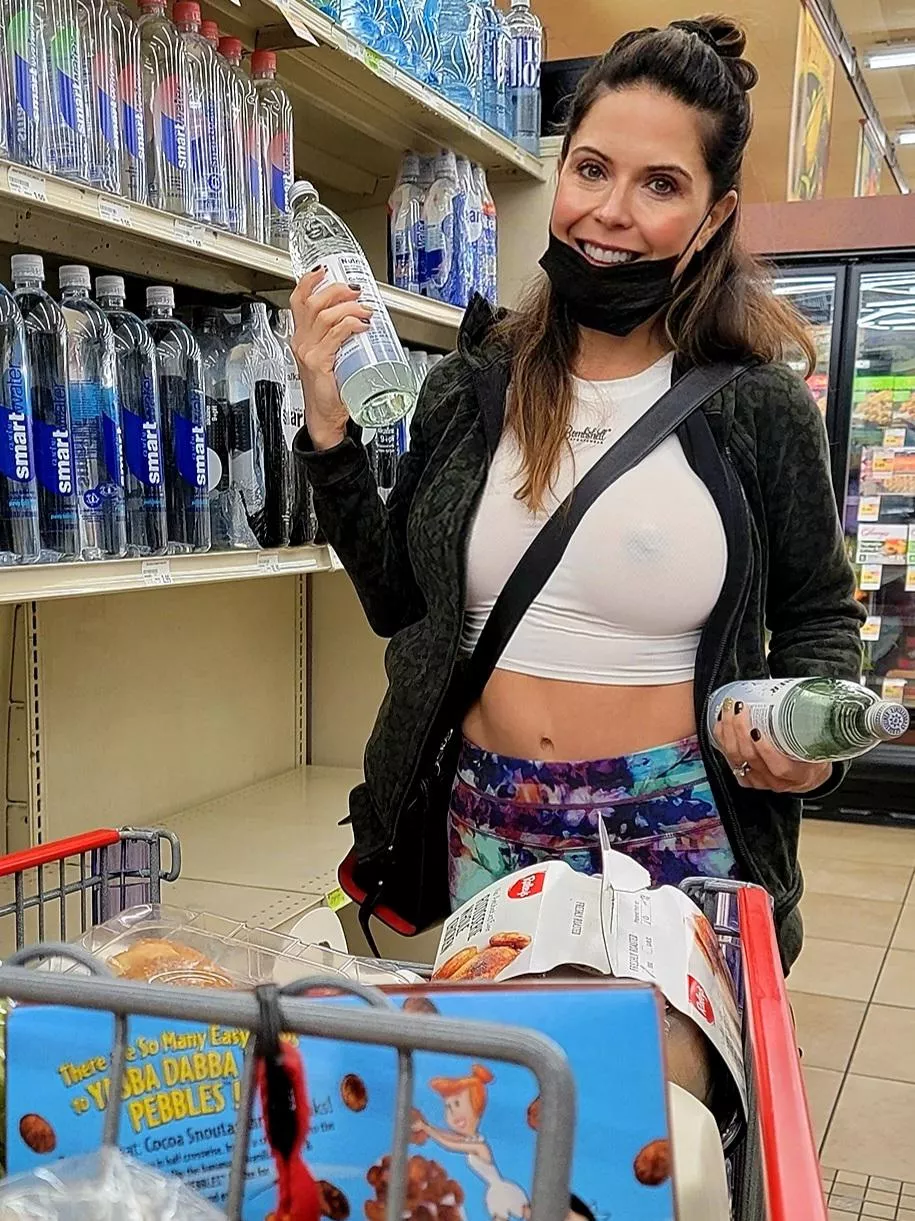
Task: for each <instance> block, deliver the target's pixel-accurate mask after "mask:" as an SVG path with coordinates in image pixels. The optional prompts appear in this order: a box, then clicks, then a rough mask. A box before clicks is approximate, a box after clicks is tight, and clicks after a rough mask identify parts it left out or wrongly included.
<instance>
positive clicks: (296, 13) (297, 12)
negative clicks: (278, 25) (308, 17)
mask: <svg viewBox="0 0 915 1221" xmlns="http://www.w3.org/2000/svg"><path fill="white" fill-rule="evenodd" d="M236 3H238V0H236ZM276 7H277V8H278V9H279V10H280V12H281V13H282V14H283V16H284V17H285V18H286V21H287V22H288V23H289V26H290V28H291V29H292V30H293V32H294V33H295V34H297V35H298V36H299V38H301V40H302V42H304V43H307V44H308V46H310V47H316V46H317V45H318V40H317V38H315V36H314V34H312V32H311V30H310V29H309V28H308V26H307V25H306V24H305V20H304V14H303V12H302V10H301V8H300V6H299V5H298V4H295V3H291V2H290V0H276Z"/></svg>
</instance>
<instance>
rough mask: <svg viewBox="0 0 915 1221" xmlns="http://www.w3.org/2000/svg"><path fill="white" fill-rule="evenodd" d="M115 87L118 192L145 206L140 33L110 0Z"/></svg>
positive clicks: (122, 9) (123, 10)
mask: <svg viewBox="0 0 915 1221" xmlns="http://www.w3.org/2000/svg"><path fill="white" fill-rule="evenodd" d="M109 10H110V13H111V24H112V30H113V34H114V60H115V72H116V75H117V88H118V130H119V136H120V162H121V193H122V194H123V195H125V196H126V197H127V198H128V199H132V200H134V202H135V203H146V200H147V194H148V193H147V182H146V114H145V106H144V103H143V71H142V55H141V50H140V31H139V29H138V28H137V23H136V22H135V21H134V19H133V17H132V16H131V14H130V11H129V9H128V8H127V6H126V5H125V4H122V3H121V0H109Z"/></svg>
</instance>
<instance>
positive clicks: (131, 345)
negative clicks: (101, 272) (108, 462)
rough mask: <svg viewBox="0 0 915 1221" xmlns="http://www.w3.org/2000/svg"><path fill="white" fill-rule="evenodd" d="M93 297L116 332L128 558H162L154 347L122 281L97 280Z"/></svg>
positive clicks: (162, 507)
mask: <svg viewBox="0 0 915 1221" xmlns="http://www.w3.org/2000/svg"><path fill="white" fill-rule="evenodd" d="M95 296H96V300H97V301H98V303H99V305H100V306H101V307H102V309H103V310H104V311H105V313H106V314H107V316H108V321H109V322H110V323H111V329H112V330H113V331H114V343H115V353H116V359H117V377H118V397H119V400H120V408H121V427H122V429H123V434H124V499H125V511H126V514H127V554H128V555H133V556H144V555H164V553H165V551H166V550H167V548H168V525H167V520H166V509H165V475H164V470H163V446H162V413H161V409H160V405H159V367H158V361H157V358H156V345H155V344H154V343H153V339H152V336H151V335H150V333H149V331H148V329H147V328H146V327H145V326H144V325H143V323H142V322H141V321H140V319H139V318H138V317H137V316H136V314H132V313H130V311H129V310H127V309H125V308H124V303H125V301H126V297H127V294H126V290H125V288H124V281H123V279H122V278H121V276H98V277H97V278H96V281H95Z"/></svg>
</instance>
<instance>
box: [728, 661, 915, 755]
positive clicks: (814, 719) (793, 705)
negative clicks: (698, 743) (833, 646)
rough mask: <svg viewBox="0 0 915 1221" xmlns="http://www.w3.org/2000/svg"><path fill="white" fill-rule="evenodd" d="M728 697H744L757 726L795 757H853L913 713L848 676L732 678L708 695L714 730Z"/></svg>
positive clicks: (904, 726)
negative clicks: (740, 679) (881, 697)
mask: <svg viewBox="0 0 915 1221" xmlns="http://www.w3.org/2000/svg"><path fill="white" fill-rule="evenodd" d="M725 700H731V701H733V702H736V701H740V702H741V703H742V704H743V705H744V707H745V708H746V709H747V712H748V714H749V717H750V721H751V724H752V726H753V728H754V729H758V730H759V731H760V732H761V733H763V734H764V735H765V736H766V737H767V738H768V740H769V741H770V742H772V744H773V745H774V746H776V747H777V749H778V750H780V751H781V752H782V753H783V754H786V755H788V756H789V758H792V759H802V760H815V761H820V760H827V759H853V758H855V757H857V756H858V755H863V754H864V753H865V752H866V751H868V750H872V749H873V747H875V746H877V745H879V743H881V742H888V741H890V740H892V739H893V738H899V737H901V736H902V735H903V734H904V733H906V732H907V730H908V728H909V714H908V712H907V711H906V709H905V708H903V706H902V705H901V704H897V703H894V702H893V701H890V700H883V699H880V698H879V697H878V696H877V695H876V693H875V692H873V691H870V690H868V688H867V687H862V686H860V685H859V684H858V683H851V682H847V681H845V680H843V679H835V678H782V679H759V680H756V681H753V682H741V683H729V684H728V685H727V686H725V687H720V688H719V689H718V690H717V691H716V692H715V693H714V694H713V695H712V696H711V698H710V699H709V703H708V713H707V715H708V725H709V732H710V733H712V734H713V733H714V728H715V723H716V721H717V719H718V715H719V713H720V711H721V708H722V706H723V704H724V702H725Z"/></svg>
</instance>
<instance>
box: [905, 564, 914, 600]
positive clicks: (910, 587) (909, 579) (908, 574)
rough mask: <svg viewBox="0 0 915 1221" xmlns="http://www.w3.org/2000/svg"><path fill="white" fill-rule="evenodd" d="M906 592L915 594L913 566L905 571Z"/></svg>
mask: <svg viewBox="0 0 915 1221" xmlns="http://www.w3.org/2000/svg"><path fill="white" fill-rule="evenodd" d="M905 592H906V593H907V594H915V565H912V564H910V565H909V567H908V568H907V569H906V570H905Z"/></svg>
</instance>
